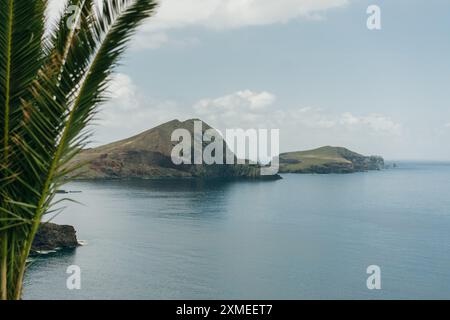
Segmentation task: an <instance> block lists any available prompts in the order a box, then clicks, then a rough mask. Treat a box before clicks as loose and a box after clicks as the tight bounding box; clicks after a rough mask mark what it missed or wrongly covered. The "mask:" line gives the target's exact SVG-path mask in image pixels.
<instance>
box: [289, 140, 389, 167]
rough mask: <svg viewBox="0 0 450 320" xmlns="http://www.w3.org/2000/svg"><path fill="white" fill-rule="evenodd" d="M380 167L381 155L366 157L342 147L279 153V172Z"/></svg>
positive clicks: (382, 165)
mask: <svg viewBox="0 0 450 320" xmlns="http://www.w3.org/2000/svg"><path fill="white" fill-rule="evenodd" d="M382 169H384V159H383V158H382V157H380V156H368V157H367V156H363V155H361V154H358V153H356V152H353V151H350V150H348V149H346V148H342V147H330V146H327V147H322V148H318V149H314V150H308V151H297V152H288V153H282V154H280V173H320V174H328V173H354V172H364V171H369V170H382Z"/></svg>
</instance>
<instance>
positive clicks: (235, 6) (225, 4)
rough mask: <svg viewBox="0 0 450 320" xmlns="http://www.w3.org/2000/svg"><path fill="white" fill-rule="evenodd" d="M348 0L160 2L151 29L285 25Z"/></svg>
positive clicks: (314, 15)
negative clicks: (195, 26) (292, 20)
mask: <svg viewBox="0 0 450 320" xmlns="http://www.w3.org/2000/svg"><path fill="white" fill-rule="evenodd" d="M349 2H350V0H277V1H273V0H183V1H179V0H164V1H162V2H161V5H160V8H159V11H158V13H157V14H156V16H155V17H154V19H153V21H152V22H151V23H149V24H148V27H149V28H151V29H171V28H180V27H184V26H193V25H198V26H203V27H207V28H215V29H223V28H237V27H243V26H257V25H267V24H274V23H285V22H287V21H289V20H291V19H295V18H299V17H303V18H309V17H310V18H313V19H317V17H318V14H319V13H321V12H323V11H325V10H328V9H331V8H337V7H342V6H346V5H348V4H349Z"/></svg>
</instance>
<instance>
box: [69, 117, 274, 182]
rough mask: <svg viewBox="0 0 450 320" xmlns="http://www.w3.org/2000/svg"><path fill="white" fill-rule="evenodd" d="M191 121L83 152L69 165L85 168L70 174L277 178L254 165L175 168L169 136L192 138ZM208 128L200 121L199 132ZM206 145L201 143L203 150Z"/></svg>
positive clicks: (83, 176) (85, 176)
mask: <svg viewBox="0 0 450 320" xmlns="http://www.w3.org/2000/svg"><path fill="white" fill-rule="evenodd" d="M195 121H200V120H197V119H191V120H186V121H184V122H181V121H179V120H173V121H170V122H167V123H164V124H162V125H160V126H157V127H155V128H153V129H150V130H148V131H145V132H143V133H141V134H138V135H136V136H133V137H131V138H128V139H125V140H121V141H117V142H113V143H110V144H107V145H104V146H100V147H97V148H93V149H87V150H83V151H82V152H81V153H80V154H79V155H78V156H77V157H75V159H74V160H73V162H72V164H74V165H78V164H85V165H84V166H83V167H82V168H81V169H80V170H77V171H76V172H74V173H73V174H72V177H75V178H76V179H80V180H93V179H136V178H138V179H151V178H247V179H276V178H279V176H277V175H275V176H261V174H260V171H261V170H260V166H259V165H256V164H248V163H247V164H227V165H221V164H211V165H207V164H182V165H175V164H174V163H173V161H172V158H171V153H172V149H173V147H174V146H176V145H177V144H178V142H173V141H171V135H172V133H173V132H174V131H175V130H177V129H186V130H188V131H189V132H190V133H191V136H192V137H193V136H194V122H195ZM209 129H213V128H211V127H210V126H209V125H208V124H206V123H205V122H202V132H203V133H205V131H206V130H209ZM222 141H223V140H222ZM207 144H208V143H205V142H203V148H205V147H206V146H207ZM223 145H224V159H225V155H226V151H227V150H228V146H227V144H226V142H225V141H223ZM192 154H193V152H192ZM235 159H236V157H235ZM192 163H193V162H192ZM224 163H225V161H224ZM235 163H236V161H235Z"/></svg>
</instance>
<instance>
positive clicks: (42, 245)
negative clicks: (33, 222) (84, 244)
mask: <svg viewBox="0 0 450 320" xmlns="http://www.w3.org/2000/svg"><path fill="white" fill-rule="evenodd" d="M77 246H78V240H77V236H76V231H75V229H74V227H72V226H64V225H57V224H54V223H43V224H41V226H40V227H39V230H38V232H37V234H36V237H35V239H34V241H33V246H32V251H33V252H38V251H45V250H55V249H58V248H61V249H64V248H75V247H77Z"/></svg>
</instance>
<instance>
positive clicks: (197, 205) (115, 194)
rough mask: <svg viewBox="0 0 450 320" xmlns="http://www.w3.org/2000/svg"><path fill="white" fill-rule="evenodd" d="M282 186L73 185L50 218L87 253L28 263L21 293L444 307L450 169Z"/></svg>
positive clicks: (287, 181)
mask: <svg viewBox="0 0 450 320" xmlns="http://www.w3.org/2000/svg"><path fill="white" fill-rule="evenodd" d="M283 178H284V179H283V180H280V181H272V182H244V181H240V182H201V181H190V180H185V181H123V182H77V183H72V184H70V185H68V186H67V187H66V188H67V189H69V190H80V191H82V193H80V194H73V195H72V197H73V198H74V199H75V200H77V201H79V202H82V203H83V204H84V206H81V205H78V204H68V208H67V210H66V211H65V212H64V213H63V214H62V215H61V216H59V217H58V218H57V219H56V222H58V223H67V224H72V225H74V226H75V227H76V229H77V230H78V237H79V239H81V240H86V241H87V242H88V244H87V245H86V246H83V247H79V248H77V249H76V250H72V251H62V252H58V253H53V254H49V255H46V256H42V257H39V258H38V259H36V260H35V261H34V262H33V264H32V265H31V266H30V268H29V270H28V273H27V278H26V290H25V298H26V299H100V298H104V299H118V298H125V299H219V298H220V299H246V298H251V299H255V298H256V299H313V298H318V299H347V298H361V299H372V298H382V299H390V298H446V299H449V298H450V196H449V194H450V165H449V164H439V163H430V164H425V163H422V164H420V163H400V167H399V168H397V169H392V170H386V171H382V172H368V173H358V174H351V175H293V174H292V175H284V176H283ZM69 265H78V266H80V268H81V270H82V273H81V279H82V288H81V290H73V291H70V290H68V289H67V288H66V278H67V277H68V275H67V274H66V269H67V267H68V266H69ZM369 265H378V266H380V267H381V276H382V289H381V290H378V291H370V290H368V289H367V287H366V279H367V277H368V275H367V274H366V268H367V267H368V266H369Z"/></svg>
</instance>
